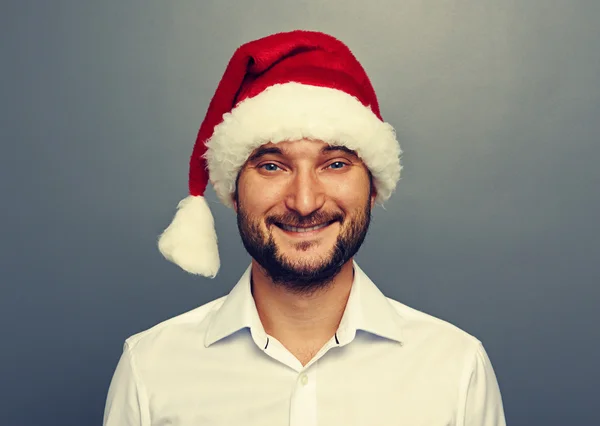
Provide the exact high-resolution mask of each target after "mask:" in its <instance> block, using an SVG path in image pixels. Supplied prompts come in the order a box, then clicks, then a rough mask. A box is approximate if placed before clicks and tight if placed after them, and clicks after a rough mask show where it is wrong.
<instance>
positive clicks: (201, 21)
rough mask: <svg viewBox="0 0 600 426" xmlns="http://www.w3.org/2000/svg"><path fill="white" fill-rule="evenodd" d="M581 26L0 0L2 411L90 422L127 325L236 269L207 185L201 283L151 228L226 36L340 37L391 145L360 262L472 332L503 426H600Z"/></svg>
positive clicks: (593, 59)
mask: <svg viewBox="0 0 600 426" xmlns="http://www.w3.org/2000/svg"><path fill="white" fill-rule="evenodd" d="M240 4H243V5H244V6H243V7H241V6H240ZM250 4H251V6H250ZM599 19H600V2H599V1H597V0H589V1H574V0H569V1H567V0H564V1H549V0H529V1H509V0H495V1H494V0H477V1H461V0H448V1H434V0H430V1H426V0H394V1H392V0H388V1H382V0H380V1H374V2H365V1H363V0H352V1H350V0H338V1H333V0H329V1H324V0H312V1H308V0H304V1H300V0H287V1H282V0H277V1H275V0H273V1H269V0H260V1H257V0H254V1H252V2H245V3H243V2H234V1H231V0H229V1H224V0H210V1H208V0H177V1H164V0H162V1H161V0H146V1H139V0H138V1H96V2H85V1H60V0H54V1H38V2H33V1H24V0H23V1H12V2H10V1H9V2H7V1H3V2H2V6H1V11H0V23H1V27H0V28H1V30H0V31H1V32H2V33H1V38H0V46H1V51H0V54H1V59H2V65H1V68H0V70H1V71H0V72H1V75H2V78H1V80H0V81H1V83H0V85H1V86H0V90H1V92H0V94H1V97H0V99H1V109H0V120H1V122H0V123H1V126H0V129H1V132H2V133H1V135H2V139H1V151H0V170H1V175H0V191H1V194H0V196H1V200H2V209H1V210H0V224H1V226H2V231H1V232H2V233H1V236H2V244H1V246H0V271H1V275H0V283H1V293H0V324H1V325H0V327H1V328H0V335H1V336H2V348H1V350H0V381H1V383H2V386H0V423H2V424H3V425H11V426H20V425H27V426H29V425H61V426H66V425H84V424H85V425H93V424H100V423H101V421H102V412H103V409H104V402H105V398H106V392H107V390H108V385H109V382H110V379H111V376H112V373H113V371H114V368H115V366H116V363H117V360H118V357H119V355H120V353H121V349H122V344H123V341H124V340H125V338H126V337H128V336H130V335H131V334H134V333H137V332H138V331H142V330H144V329H146V328H148V327H151V326H152V325H154V324H156V323H158V322H160V321H162V320H165V319H167V318H169V317H172V316H175V315H177V314H180V313H183V312H185V311H187V310H190V309H192V308H194V307H196V306H198V305H201V304H203V303H205V302H207V301H209V300H211V299H213V298H215V297H219V296H221V295H224V294H226V293H227V292H228V291H229V290H230V289H231V287H232V286H233V285H234V284H235V282H236V281H237V278H238V277H239V275H240V274H241V273H242V271H243V270H244V269H245V268H246V266H247V264H248V262H249V259H248V257H247V255H246V254H245V252H244V249H243V247H242V245H241V243H240V241H239V238H238V235H237V229H236V227H235V218H234V214H233V212H232V211H230V210H227V209H226V208H224V207H223V206H221V205H220V204H218V203H217V201H216V197H215V196H214V193H212V192H211V193H210V194H209V199H210V201H211V204H212V208H213V211H214V214H215V216H216V226H217V230H218V234H219V237H220V244H221V255H222V263H223V268H222V270H221V272H220V274H219V276H218V277H217V278H216V279H214V280H212V281H211V280H208V279H203V278H198V277H193V276H190V275H187V274H186V273H184V272H182V271H181V270H179V269H178V268H177V267H175V266H174V265H172V264H170V263H168V262H167V261H165V260H163V259H162V258H161V256H160V254H159V252H158V250H157V249H156V246H155V240H156V236H157V235H158V234H159V233H160V232H161V231H162V229H163V228H164V227H165V226H166V225H167V224H168V223H169V221H170V219H171V217H172V215H173V213H174V211H175V206H176V204H177V202H178V201H179V200H180V199H181V198H183V197H185V196H186V194H187V163H188V158H189V155H190V153H191V149H192V146H193V142H194V139H195V136H196V132H197V130H198V127H199V125H200V122H201V120H202V118H203V117H204V113H205V111H206V108H207V106H208V102H209V100H210V98H211V96H212V94H213V92H214V89H215V88H216V85H217V82H218V80H219V78H220V77H221V75H222V73H223V71H224V69H225V65H226V63H227V61H228V60H229V58H230V56H231V54H232V53H233V50H234V49H235V48H236V47H237V46H238V45H240V44H242V43H244V42H246V41H249V40H251V39H255V38H259V37H261V36H264V35H267V34H270V33H273V32H277V31H284V30H290V29H296V28H302V29H316V30H321V31H326V32H329V33H331V34H333V35H335V36H337V37H338V38H340V39H342V40H343V41H345V42H346V43H347V44H348V45H349V46H350V47H351V49H352V50H353V51H354V53H355V54H356V55H357V56H358V58H359V59H360V60H361V62H362V63H363V65H364V66H365V68H366V70H367V72H368V73H369V75H370V76H371V79H372V81H373V84H374V86H375V89H376V90H377V92H378V94H379V97H380V103H381V108H382V112H383V114H384V118H385V119H386V120H387V121H389V122H391V123H392V124H393V125H394V126H395V127H396V128H397V129H398V134H399V139H400V140H401V142H402V147H403V149H404V151H405V155H404V165H405V169H404V174H403V178H402V180H401V182H400V185H399V187H398V190H397V192H396V194H395V195H394V197H393V198H392V199H391V200H390V202H389V203H388V204H387V206H386V209H385V210H384V209H382V208H377V209H376V211H375V212H374V221H373V226H372V230H371V232H370V236H369V237H368V241H367V243H366V245H365V246H364V247H363V250H362V251H361V252H360V254H359V256H358V261H359V262H360V264H361V265H362V267H363V268H364V269H365V270H366V271H367V273H368V274H369V275H370V276H371V277H372V278H373V279H374V281H375V282H376V283H377V284H378V285H379V286H380V288H381V289H382V290H383V291H384V293H386V294H387V295H388V296H390V297H393V298H395V299H397V300H400V301H402V302H404V303H406V304H408V305H410V306H412V307H415V308H417V309H419V310H422V311H425V312H428V313H430V314H433V315H435V316H437V317H440V318H442V319H445V320H448V321H450V322H452V323H454V324H456V325H458V326H459V327H461V328H463V329H464V330H466V331H468V332H469V333H471V334H473V335H475V336H476V337H478V338H479V339H481V340H482V341H483V343H484V345H485V347H486V348H487V350H488V352H489V355H490V357H491V359H492V362H493V365H494V368H495V370H496V374H497V376H498V379H499V382H500V386H501V390H502V394H503V397H504V403H505V409H506V416H507V420H508V423H509V424H510V425H514V426H518V425H522V426H525V425H544V426H552V425H598V424H600V414H599V411H598V407H597V405H598V402H599V398H598V391H597V388H598V383H600V374H599V372H600V368H599V367H598V361H599V360H600V332H598V328H597V323H598V321H599V320H600V310H599V309H598V308H597V305H598V302H599V301H600V300H599V299H600V298H599V295H600V290H598V284H599V282H600V267H599V266H598V263H597V262H598V260H599V257H600V256H599V255H600V249H599V246H600V245H599V239H600V238H599V237H600V230H599V226H598V217H600V195H599V189H598V188H599V186H600V171H599V170H598V168H597V164H598V157H599V156H600V147H599V131H600V25H598V21H599Z"/></svg>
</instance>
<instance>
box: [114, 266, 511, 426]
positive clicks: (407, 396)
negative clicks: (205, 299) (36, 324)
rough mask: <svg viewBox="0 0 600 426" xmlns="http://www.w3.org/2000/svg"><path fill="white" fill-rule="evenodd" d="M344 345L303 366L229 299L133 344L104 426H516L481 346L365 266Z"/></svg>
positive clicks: (339, 338)
mask: <svg viewBox="0 0 600 426" xmlns="http://www.w3.org/2000/svg"><path fill="white" fill-rule="evenodd" d="M354 272H355V273H354V281H353V283H352V288H351V291H350V295H349V298H348V302H347V304H346V308H345V310H344V314H343V316H342V320H341V322H340V325H339V327H338V329H337V332H336V333H335V335H334V336H333V337H332V338H331V340H329V341H328V342H327V343H326V344H325V346H323V348H322V349H321V350H320V351H319V352H318V353H317V354H316V355H315V356H314V357H313V359H312V360H311V361H310V362H309V363H308V364H306V365H305V366H302V364H301V363H300V362H299V361H298V360H297V359H296V358H295V357H294V356H293V355H292V354H291V353H290V352H289V351H288V350H287V349H286V348H285V347H284V346H283V345H282V344H281V343H280V342H278V341H277V339H275V338H274V337H272V336H269V335H268V334H267V333H266V332H265V330H264V328H263V326H262V324H261V321H260V318H259V316H258V311H257V309H256V305H255V303H254V299H253V297H252V293H251V285H250V268H248V270H247V271H246V272H245V273H244V275H243V276H242V278H241V279H240V281H239V282H238V283H237V285H236V286H235V287H234V288H233V290H232V291H231V292H230V293H229V294H228V295H227V296H224V297H222V298H219V299H217V300H214V301H212V302H209V303H207V304H205V305H203V306H200V307H199V308H196V309H194V310H192V311H189V312H186V313H184V314H182V315H179V316H176V317H174V318H171V319H169V320H167V321H165V322H162V323H160V324H158V325H156V326H155V327H153V328H150V329H149V330H146V331H144V332H141V333H138V334H136V335H133V336H131V337H129V338H128V339H127V340H126V341H125V344H124V349H123V353H122V355H121V358H120V360H119V362H118V365H117V368H116V371H115V373H114V376H113V379H112V382H111V384H110V388H109V391H108V397H107V401H106V407H105V411H104V423H103V424H104V426H134V425H135V426H150V425H152V426H159V425H174V426H192V425H194V426H197V425H227V426H233V425H236V426H238V425H244V426H253V425H260V426H283V425H290V426H339V425H345V426H353V425H357V426H358V425H360V426H364V425H369V426H375V425H381V426H392V425H406V426H409V425H410V426H418V425H423V426H450V425H451V426H467V425H469V426H504V425H505V424H506V423H505V419H504V412H503V406H502V399H501V395H500V391H499V388H498V384H497V380H496V376H495V374H494V371H493V369H492V365H491V363H490V360H489V358H488V356H487V354H486V352H485V350H484V348H483V346H482V344H481V342H480V341H479V340H477V339H476V338H474V337H473V336H471V335H469V334H467V333H465V332H464V331H462V330H460V329H458V328H457V327H455V326H453V325H451V324H449V323H447V322H445V321H442V320H440V319H437V318H434V317H432V316H430V315H427V314H425V313H422V312H419V311H417V310H415V309H412V308H410V307H408V306H406V305H404V304H402V303H399V302H397V301H394V300H392V299H389V298H387V297H385V296H384V295H383V294H382V293H381V292H380V291H379V289H378V288H377V287H376V286H375V284H374V283H373V282H372V281H371V280H370V279H369V278H368V277H367V275H366V274H365V273H364V272H363V271H362V270H361V269H360V268H359V267H358V265H357V264H356V263H354Z"/></svg>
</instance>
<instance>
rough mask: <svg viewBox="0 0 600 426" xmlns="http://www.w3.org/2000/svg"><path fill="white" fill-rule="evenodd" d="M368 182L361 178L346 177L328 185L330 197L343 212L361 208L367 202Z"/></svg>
mask: <svg viewBox="0 0 600 426" xmlns="http://www.w3.org/2000/svg"><path fill="white" fill-rule="evenodd" d="M369 190H370V182H369V180H368V178H367V179H366V180H365V179H363V178H362V177H361V176H348V177H347V178H345V179H339V180H336V181H333V182H331V183H330V185H329V189H328V193H329V195H330V197H331V198H332V199H333V200H334V201H335V202H336V204H338V205H339V206H340V207H341V208H343V209H344V210H348V211H352V210H355V209H357V208H361V209H362V208H363V206H364V204H365V203H366V202H370V200H369Z"/></svg>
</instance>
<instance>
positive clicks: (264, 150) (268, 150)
mask: <svg viewBox="0 0 600 426" xmlns="http://www.w3.org/2000/svg"><path fill="white" fill-rule="evenodd" d="M334 151H343V152H345V153H347V154H350V155H354V156H356V157H358V154H357V153H356V151H354V150H352V149H350V148H347V147H345V146H343V145H327V146H324V147H323V148H321V154H327V153H329V152H334ZM268 154H275V155H284V154H283V151H281V149H279V148H277V147H274V146H270V147H260V148H258V149H257V150H256V151H255V152H254V153H253V154H252V155H251V156H250V157H249V158H248V160H247V162H251V161H256V160H258V159H259V158H261V157H264V156H265V155H268Z"/></svg>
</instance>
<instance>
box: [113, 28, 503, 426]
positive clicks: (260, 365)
mask: <svg viewBox="0 0 600 426" xmlns="http://www.w3.org/2000/svg"><path fill="white" fill-rule="evenodd" d="M400 154H401V151H400V147H399V145H398V142H397V141H396V137H395V132H394V129H393V128H392V127H391V126H390V125H389V124H387V123H385V122H384V121H383V120H382V118H381V115H380V112H379V106H378V103H377V99H376V96H375V92H374V91H373V88H372V86H371V83H370V81H369V79H368V77H367V75H366V73H365V72H364V70H363V69H362V67H361V66H360V64H359V63H358V61H357V60H356V58H355V57H354V56H353V55H352V53H351V52H350V51H349V50H348V48H347V47H346V46H345V45H344V44H342V43H341V42H340V41H338V40H336V39H335V38H333V37H330V36H328V35H325V34H322V33H316V32H305V31H294V32H291V33H281V34H275V35H272V36H269V37H266V38H263V39H260V40H256V41H253V42H250V43H248V44H245V45H243V46H242V47H240V48H239V49H238V50H237V51H236V52H235V53H234V55H233V57H232V59H231V61H230V62H229V65H228V66H227V69H226V71H225V74H224V76H223V78H222V80H221V82H220V84H219V86H218V88H217V90H216V93H215V95H214V97H213V99H212V101H211V103H210V106H209V108H208V112H207V114H206V117H205V119H204V121H203V123H202V125H201V127H200V131H199V133H198V138H197V140H196V144H195V146H194V150H193V153H192V158H191V161H190V181H189V186H190V196H189V197H187V198H186V199H184V200H183V201H182V202H181V203H180V205H179V209H178V212H177V214H176V215H175V217H174V219H173V222H172V223H171V225H170V226H169V227H168V228H167V229H166V230H165V232H164V233H163V235H161V238H160V240H159V247H160V249H161V251H162V253H163V254H164V255H165V256H166V257H167V258H168V259H169V260H171V261H173V262H175V263H176V264H178V265H179V266H181V267H182V268H183V269H184V270H186V271H188V272H191V273H196V274H202V275H205V276H214V275H215V274H216V273H217V270H218V269H219V257H218V251H217V246H216V235H215V231H214V225H213V219H212V216H211V213H210V211H209V209H208V207H207V204H206V202H205V201H204V198H203V194H204V190H205V189H206V186H207V183H208V181H209V180H210V182H211V183H212V184H213V186H214V188H215V191H216V193H217V195H218V197H219V198H220V200H221V201H222V202H224V203H225V204H226V205H228V206H231V207H232V208H233V209H234V210H235V212H236V214H237V222H238V228H239V231H240V235H241V237H242V241H243V244H244V246H245V247H246V249H247V251H248V253H249V254H250V256H251V258H252V261H251V265H250V267H249V268H248V269H247V271H246V273H245V274H244V275H243V276H242V278H241V279H240V281H239V282H238V284H237V285H236V286H235V287H234V288H233V290H232V291H231V293H230V294H229V295H227V296H225V297H223V298H220V299H218V300H214V301H212V302H210V303H208V304H205V305H203V306H201V307H199V308H197V309H194V310H192V311H190V312H187V313H185V314H183V315H179V316H177V317H175V318H172V319H170V320H168V321H165V322H163V323H161V324H159V325H157V326H155V327H153V328H151V329H149V330H146V331H144V332H142V333H139V334H136V335H134V336H132V337H130V338H128V339H127V340H126V342H125V346H124V350H123V354H122V356H121V359H120V360H119V363H118V366H117V369H116V371H115V374H114V377H113V380H112V383H111V386H110V389H109V392H108V398H107V403H106V409H105V414H104V425H106V426H116V425H128V426H133V425H136V426H137V425H144V426H150V425H167V424H169V425H203V424H206V425H261V426H268V425H277V426H281V425H293V426H312V425H315V426H316V425H319V426H328V425H386V426H387V425H411V426H414V425H427V426H436V425H439V426H442V425H444V426H446V425H457V426H458V425H460V426H464V425H470V426H475V425H477V426H502V425H505V420H504V414H503V407H502V400H501V396H500V392H499V389H498V385H497V381H496V377H495V375H494V371H493V369H492V366H491V364H490V361H489V358H488V357H487V354H486V352H485V350H484V349H483V346H482V345H481V343H480V342H479V341H478V340H477V339H476V338H474V337H472V336H470V335H468V334H467V333H465V332H463V331H461V330H459V329H458V328H456V327H454V326H452V325H450V324H448V323H446V322H444V321H441V320H438V319H436V318H433V317H431V316H428V315H426V314H424V313H421V312H419V311H416V310H414V309H411V308H409V307H407V306H405V305H403V304H401V303H399V302H397V301H394V300H391V299H388V298H386V297H385V296H384V295H383V294H382V293H381V292H380V291H379V290H378V288H377V287H376V286H375V284H374V283H373V282H371V281H370V280H369V278H368V277H367V275H366V274H365V273H364V272H363V271H362V270H361V269H360V268H359V267H358V265H357V264H356V263H355V262H354V260H353V257H354V255H355V254H356V252H357V251H358V249H359V247H360V246H361V244H362V242H363V240H364V238H365V235H366V233H367V229H368V226H369V220H370V216H371V209H372V208H373V206H374V204H375V203H376V202H381V203H382V202H383V201H385V200H386V199H388V198H389V197H390V195H391V193H392V192H393V190H394V188H395V186H396V183H397V182H398V179H399V176H400V170H401V166H400ZM390 279H392V280H395V278H394V277H390Z"/></svg>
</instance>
